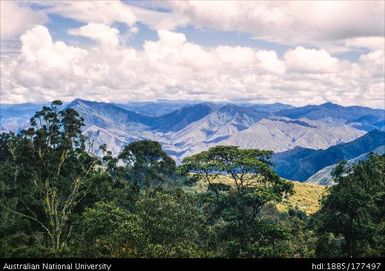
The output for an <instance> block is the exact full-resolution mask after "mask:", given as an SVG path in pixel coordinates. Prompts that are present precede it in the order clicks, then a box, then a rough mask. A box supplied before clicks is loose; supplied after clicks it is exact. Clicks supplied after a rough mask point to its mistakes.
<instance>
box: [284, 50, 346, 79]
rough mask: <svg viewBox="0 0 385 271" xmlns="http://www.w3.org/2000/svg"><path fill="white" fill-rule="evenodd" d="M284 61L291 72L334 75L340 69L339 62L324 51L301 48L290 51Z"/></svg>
mask: <svg viewBox="0 0 385 271" xmlns="http://www.w3.org/2000/svg"><path fill="white" fill-rule="evenodd" d="M284 59H285V62H286V64H287V66H288V68H289V69H290V70H291V71H294V72H300V73H307V72H309V73H333V72H337V71H338V68H339V67H338V65H339V60H338V59H337V58H335V57H332V56H330V55H329V53H328V52H327V51H326V50H324V49H321V50H317V49H306V48H304V47H302V46H300V47H296V48H295V49H294V50H288V51H287V52H286V53H285V55H284Z"/></svg>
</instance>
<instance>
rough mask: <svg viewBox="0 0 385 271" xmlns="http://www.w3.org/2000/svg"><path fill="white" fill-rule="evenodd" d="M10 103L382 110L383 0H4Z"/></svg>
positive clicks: (4, 95)
mask: <svg viewBox="0 0 385 271" xmlns="http://www.w3.org/2000/svg"><path fill="white" fill-rule="evenodd" d="M0 8H1V22H0V23H1V50H0V53H1V56H0V60H1V64H0V68H1V73H0V75H1V96H0V98H1V99H0V102H1V103H4V104H5V103H41V102H48V101H52V100H55V99H61V100H63V101H67V102H68V101H71V100H73V99H75V98H82V99H87V100H94V101H103V102H120V103H124V102H132V101H154V100H158V99H169V100H202V101H235V102H255V103H274V102H281V103H287V104H292V105H297V106H302V105H306V104H321V103H324V102H333V103H337V104H341V105H361V106H369V107H374V108H385V90H384V88H385V84H384V58H385V57H384V48H385V37H384V36H385V33H384V32H385V19H384V18H385V14H384V13H385V6H384V1H330V2H329V1H298V2H296V1H283V2H279V1H268V2H264V1H117V0H116V1H84V0H81V1H80V0H79V1H77V0H72V1H7V0H5V1H4V0H1V1H0Z"/></svg>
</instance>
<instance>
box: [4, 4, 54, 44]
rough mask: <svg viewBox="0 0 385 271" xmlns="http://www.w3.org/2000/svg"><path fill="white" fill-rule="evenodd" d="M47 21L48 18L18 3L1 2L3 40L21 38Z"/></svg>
mask: <svg viewBox="0 0 385 271" xmlns="http://www.w3.org/2000/svg"><path fill="white" fill-rule="evenodd" d="M46 21H47V16H46V15H45V14H44V13H42V12H39V11H36V10H33V9H31V8H29V7H28V6H27V5H23V3H21V2H17V1H0V26H1V31H0V33H1V39H11V38H15V37H19V35H20V34H22V33H24V32H25V31H26V30H28V29H30V28H31V27H32V26H34V25H37V24H42V23H44V22H46Z"/></svg>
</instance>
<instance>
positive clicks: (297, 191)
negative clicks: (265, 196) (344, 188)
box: [194, 176, 327, 214]
mask: <svg viewBox="0 0 385 271" xmlns="http://www.w3.org/2000/svg"><path fill="white" fill-rule="evenodd" d="M214 182H221V183H225V184H230V185H231V184H233V180H232V179H231V178H230V177H228V176H220V177H219V178H218V179H217V180H216V181H214ZM291 182H293V184H294V194H293V195H291V196H290V197H289V198H287V199H284V200H283V202H281V203H279V204H278V205H277V208H278V210H279V211H282V212H286V211H287V210H288V209H289V208H290V207H292V208H298V209H299V210H301V211H304V212H305V213H307V214H313V213H315V212H316V211H317V210H318V209H319V208H320V199H321V197H322V195H323V194H324V193H326V192H327V190H326V189H327V187H326V186H322V185H316V184H308V183H300V182H296V181H291ZM205 189H207V185H206V184H205V183H204V182H203V181H201V182H199V183H198V184H197V185H196V186H195V187H194V190H195V191H198V192H202V191H204V190H205Z"/></svg>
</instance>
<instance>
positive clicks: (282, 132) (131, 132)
mask: <svg viewBox="0 0 385 271" xmlns="http://www.w3.org/2000/svg"><path fill="white" fill-rule="evenodd" d="M168 105H169V107H168ZM65 106H67V107H71V108H74V109H75V110H77V111H78V112H79V113H80V114H81V115H82V116H83V118H84V119H85V124H86V126H85V127H84V129H83V131H84V133H85V134H86V135H87V136H88V137H89V138H90V140H91V141H92V142H93V146H94V148H93V150H94V151H95V152H96V153H97V152H98V151H97V147H98V144H99V143H106V144H107V145H108V147H109V148H110V149H111V150H112V151H113V152H114V153H117V152H119V150H120V148H121V147H122V146H123V145H124V144H127V143H129V142H132V141H134V140H141V139H150V140H156V141H159V142H160V143H161V144H162V145H163V146H164V148H165V150H166V151H167V152H168V153H169V154H170V155H172V156H173V157H174V158H175V159H177V161H181V159H182V158H183V157H186V156H188V155H191V154H194V153H197V152H200V151H202V150H206V149H207V148H209V147H212V146H215V145H218V144H222V145H238V146H240V147H242V148H258V149H269V150H273V151H274V152H283V151H288V150H291V149H293V148H296V147H298V146H299V147H302V148H308V149H327V148H329V147H331V146H333V145H336V144H340V143H344V142H349V141H352V140H355V139H357V138H359V137H361V136H362V135H364V134H365V133H366V132H367V131H370V130H372V129H379V130H385V128H384V126H383V123H385V110H380V109H371V108H365V107H343V106H339V105H335V104H331V103H326V104H322V105H310V106H304V107H293V106H291V105H285V104H280V103H275V104H254V105H253V104H250V103H247V104H226V103H211V102H204V103H199V102H191V101H188V102H185V103H184V102H168V101H162V102H160V103H159V106H158V107H157V104H156V102H149V103H146V102H144V103H131V104H126V105H124V104H114V103H104V102H93V101H87V100H82V99H75V100H74V101H72V102H70V103H68V104H66V105H65ZM146 106H148V107H146ZM27 107H28V108H30V107H31V105H29V106H27ZM146 108H147V109H146ZM39 109H40V108H39V107H36V109H35V110H34V111H36V110H39ZM23 110H24V111H25V110H26V109H23V106H16V105H15V106H4V107H3V108H2V112H3V113H2V112H0V113H1V114H0V124H1V125H0V131H9V130H17V129H20V128H23V127H25V126H26V125H27V124H28V121H29V118H30V117H31V116H32V115H33V113H34V112H31V114H29V115H28V116H26V115H25V114H24V113H23V112H24V111H23ZM25 112H27V111H25ZM161 112H163V114H161Z"/></svg>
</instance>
